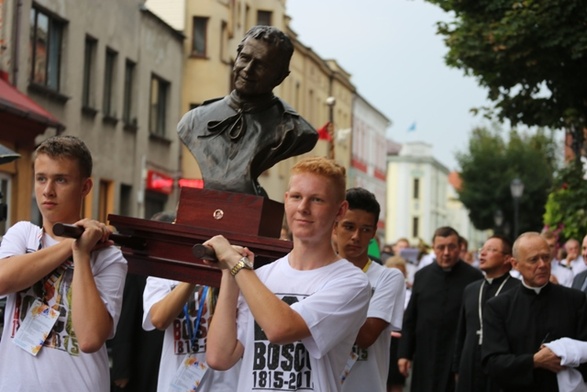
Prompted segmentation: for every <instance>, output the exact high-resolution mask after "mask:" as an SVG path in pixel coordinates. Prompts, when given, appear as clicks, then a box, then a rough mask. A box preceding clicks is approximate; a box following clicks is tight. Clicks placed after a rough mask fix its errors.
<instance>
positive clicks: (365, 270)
mask: <svg viewBox="0 0 587 392" xmlns="http://www.w3.org/2000/svg"><path fill="white" fill-rule="evenodd" d="M372 262H373V260H371V259H369V261H367V264H365V266H364V267H363V272H364V273H367V271H369V267H370V266H371V263H372Z"/></svg>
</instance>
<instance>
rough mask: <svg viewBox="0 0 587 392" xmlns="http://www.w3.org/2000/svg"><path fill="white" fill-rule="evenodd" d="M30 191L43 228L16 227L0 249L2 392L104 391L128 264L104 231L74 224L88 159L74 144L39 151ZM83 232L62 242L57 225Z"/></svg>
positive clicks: (87, 180) (87, 186) (63, 140)
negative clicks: (108, 345) (109, 344)
mask: <svg viewBox="0 0 587 392" xmlns="http://www.w3.org/2000/svg"><path fill="white" fill-rule="evenodd" d="M33 162H34V190H35V197H36V201H37V206H38V208H39V211H40V212H41V215H42V217H43V226H42V227H38V226H36V225H35V224H33V223H31V222H24V221H23V222H18V223H16V224H15V225H14V226H12V227H11V228H10V229H9V230H8V231H7V232H6V235H5V236H4V238H3V240H2V246H1V247H0V296H3V295H6V298H7V304H6V311H5V317H4V319H5V320H4V331H3V333H2V340H1V341H0V363H1V364H2V365H1V366H0V391H11V392H15V391H64V392H68V391H71V392H78V391H97V392H107V391H109V390H110V374H109V367H108V366H109V365H108V355H107V352H106V345H105V342H106V339H109V338H112V337H113V336H114V332H115V331H116V324H117V322H118V318H119V316H120V308H121V305H122V294H123V291H124V281H125V276H126V270H127V265H126V261H125V260H124V258H123V257H122V253H121V252H120V250H119V249H118V248H116V247H113V246H111V245H113V243H112V241H110V240H108V237H109V235H110V233H111V231H110V230H109V229H108V228H107V227H106V225H104V224H103V223H100V222H97V221H95V220H90V219H80V218H81V217H80V212H81V207H82V201H83V199H84V197H85V196H86V195H87V194H88V193H89V192H90V190H91V189H92V179H91V175H92V157H91V154H90V151H89V150H88V148H87V147H86V145H85V144H84V143H83V141H81V140H80V139H79V138H76V137H73V136H55V137H52V138H49V139H47V140H46V141H44V142H43V143H41V145H40V146H39V147H38V148H37V150H36V151H35V156H34V161H33ZM58 222H62V223H70V224H75V225H77V226H80V227H83V228H84V231H83V234H82V235H81V237H80V238H79V239H76V240H74V239H71V238H63V237H58V236H57V235H55V233H54V232H53V226H54V225H55V223H58Z"/></svg>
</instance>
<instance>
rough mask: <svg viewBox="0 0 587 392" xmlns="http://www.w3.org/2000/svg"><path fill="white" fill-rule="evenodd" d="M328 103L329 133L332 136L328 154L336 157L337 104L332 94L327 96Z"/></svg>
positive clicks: (330, 156) (332, 157)
mask: <svg viewBox="0 0 587 392" xmlns="http://www.w3.org/2000/svg"><path fill="white" fill-rule="evenodd" d="M326 105H328V134H329V136H330V148H329V150H328V156H329V158H331V159H334V105H336V98H334V97H332V96H330V97H328V98H326Z"/></svg>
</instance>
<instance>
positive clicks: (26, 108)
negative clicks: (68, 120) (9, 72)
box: [0, 72, 65, 147]
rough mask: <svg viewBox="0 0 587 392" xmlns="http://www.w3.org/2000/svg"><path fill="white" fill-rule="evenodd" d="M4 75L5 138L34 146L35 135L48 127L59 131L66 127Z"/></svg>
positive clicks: (0, 114)
mask: <svg viewBox="0 0 587 392" xmlns="http://www.w3.org/2000/svg"><path fill="white" fill-rule="evenodd" d="M4 76H5V75H2V72H0V124H2V126H1V127H0V132H1V134H2V136H3V137H4V138H6V139H7V140H10V141H12V142H14V143H18V144H20V145H25V146H28V147H32V146H34V140H35V137H36V136H37V135H40V134H42V133H44V132H45V130H46V129H47V128H48V127H51V128H56V129H57V131H58V132H59V131H61V130H63V129H64V128H65V127H64V126H63V124H61V123H60V122H59V120H57V119H56V118H55V117H54V116H53V115H52V114H51V113H49V112H48V111H46V110H45V109H43V108H42V107H41V106H40V105H39V104H37V103H36V102H35V101H33V100H32V99H31V98H29V97H28V96H27V95H26V94H23V93H22V92H20V91H18V90H17V89H16V88H15V87H14V86H12V85H11V84H10V83H8V82H7V81H6V79H5V78H4Z"/></svg>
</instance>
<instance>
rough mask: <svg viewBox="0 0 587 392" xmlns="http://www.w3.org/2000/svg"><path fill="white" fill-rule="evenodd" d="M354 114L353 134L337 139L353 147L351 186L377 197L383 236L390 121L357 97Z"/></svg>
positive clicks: (338, 134) (342, 132) (341, 133)
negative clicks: (387, 135)
mask: <svg viewBox="0 0 587 392" xmlns="http://www.w3.org/2000/svg"><path fill="white" fill-rule="evenodd" d="M352 113H353V124H352V133H351V132H349V133H348V135H347V134H346V133H345V132H344V130H341V131H339V132H338V133H337V139H339V138H345V139H348V140H347V142H348V143H349V144H351V145H352V154H351V157H352V158H351V163H350V169H349V172H350V173H349V177H350V181H349V184H350V186H353V187H362V188H365V189H367V190H369V191H370V192H372V193H373V194H374V195H375V196H376V197H377V200H378V201H379V204H380V205H381V215H380V217H379V229H380V231H381V232H384V229H385V221H386V217H387V203H386V202H387V200H386V194H387V184H386V180H387V178H386V173H387V157H386V155H387V148H386V146H387V144H386V133H387V129H388V128H389V126H390V125H391V121H390V120H389V119H388V118H387V117H386V116H385V115H383V114H382V113H381V112H379V111H378V110H377V109H375V108H374V107H373V106H372V105H371V104H370V103H369V102H368V101H367V100H365V99H364V98H363V97H361V96H360V95H358V94H357V95H355V99H354V103H353V111H352ZM349 130H350V129H349Z"/></svg>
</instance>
